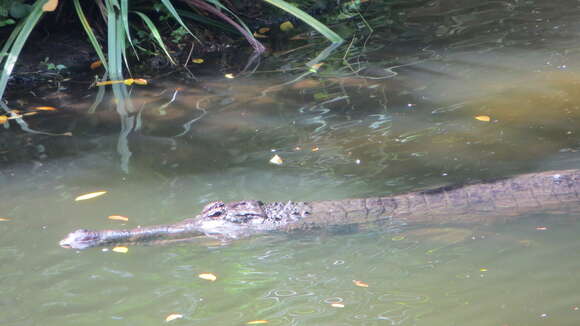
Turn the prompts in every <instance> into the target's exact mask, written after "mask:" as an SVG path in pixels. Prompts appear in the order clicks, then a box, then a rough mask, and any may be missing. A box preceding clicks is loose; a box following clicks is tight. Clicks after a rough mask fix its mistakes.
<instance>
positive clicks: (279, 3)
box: [264, 0, 344, 43]
mask: <svg viewBox="0 0 580 326" xmlns="http://www.w3.org/2000/svg"><path fill="white" fill-rule="evenodd" d="M264 1H266V2H267V3H269V4H271V5H273V6H276V7H278V8H280V9H282V10H284V11H286V12H287V13H289V14H291V15H292V16H294V17H296V18H298V19H300V20H301V21H303V22H304V23H306V24H308V25H310V26H311V27H312V28H314V29H315V30H316V31H318V32H319V33H320V34H322V35H324V37H326V38H327V39H329V40H330V41H331V42H332V43H342V42H344V40H343V38H342V37H340V36H339V35H338V34H336V33H335V32H333V31H332V30H331V29H330V28H328V27H327V26H326V25H324V24H323V23H321V22H320V21H318V20H317V19H316V18H314V17H312V16H310V15H309V14H307V13H306V12H304V11H303V10H301V9H299V8H297V7H296V6H294V5H292V4H290V3H288V2H286V1H283V0H264Z"/></svg>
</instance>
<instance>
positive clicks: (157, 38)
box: [133, 11, 175, 64]
mask: <svg viewBox="0 0 580 326" xmlns="http://www.w3.org/2000/svg"><path fill="white" fill-rule="evenodd" d="M133 12H134V13H136V14H137V15H138V16H139V17H141V19H143V22H144V23H145V25H146V26H147V28H149V30H150V31H151V36H153V39H154V40H155V41H156V42H157V44H158V45H159V47H160V48H161V49H162V50H163V52H165V55H166V56H167V58H168V59H169V61H170V62H171V63H172V64H175V61H173V58H172V57H171V55H170V54H169V51H168V50H167V48H166V47H165V44H164V43H163V40H162V39H161V34H160V33H159V30H158V29H157V27H155V24H154V23H153V21H151V19H150V18H149V17H147V15H145V14H144V13H142V12H140V11H133Z"/></svg>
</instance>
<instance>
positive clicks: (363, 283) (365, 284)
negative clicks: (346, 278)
mask: <svg viewBox="0 0 580 326" xmlns="http://www.w3.org/2000/svg"><path fill="white" fill-rule="evenodd" d="M352 282H353V283H354V285H356V286H360V287H361V288H368V287H369V285H368V284H367V283H365V282H363V281H357V280H352Z"/></svg>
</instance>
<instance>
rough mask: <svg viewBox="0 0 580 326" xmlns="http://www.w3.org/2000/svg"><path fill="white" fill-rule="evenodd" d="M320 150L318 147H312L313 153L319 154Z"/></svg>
mask: <svg viewBox="0 0 580 326" xmlns="http://www.w3.org/2000/svg"><path fill="white" fill-rule="evenodd" d="M319 150H320V148H318V146H312V151H313V152H318V151H319Z"/></svg>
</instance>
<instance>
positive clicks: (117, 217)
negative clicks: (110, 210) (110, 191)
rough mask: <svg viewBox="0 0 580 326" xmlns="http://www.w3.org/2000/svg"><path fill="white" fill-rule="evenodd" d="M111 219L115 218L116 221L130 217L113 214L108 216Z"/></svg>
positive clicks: (126, 219)
mask: <svg viewBox="0 0 580 326" xmlns="http://www.w3.org/2000/svg"><path fill="white" fill-rule="evenodd" d="M107 218H108V219H109V220H115V221H125V222H126V221H128V220H129V218H128V217H125V216H122V215H111V216H109V217H107Z"/></svg>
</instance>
